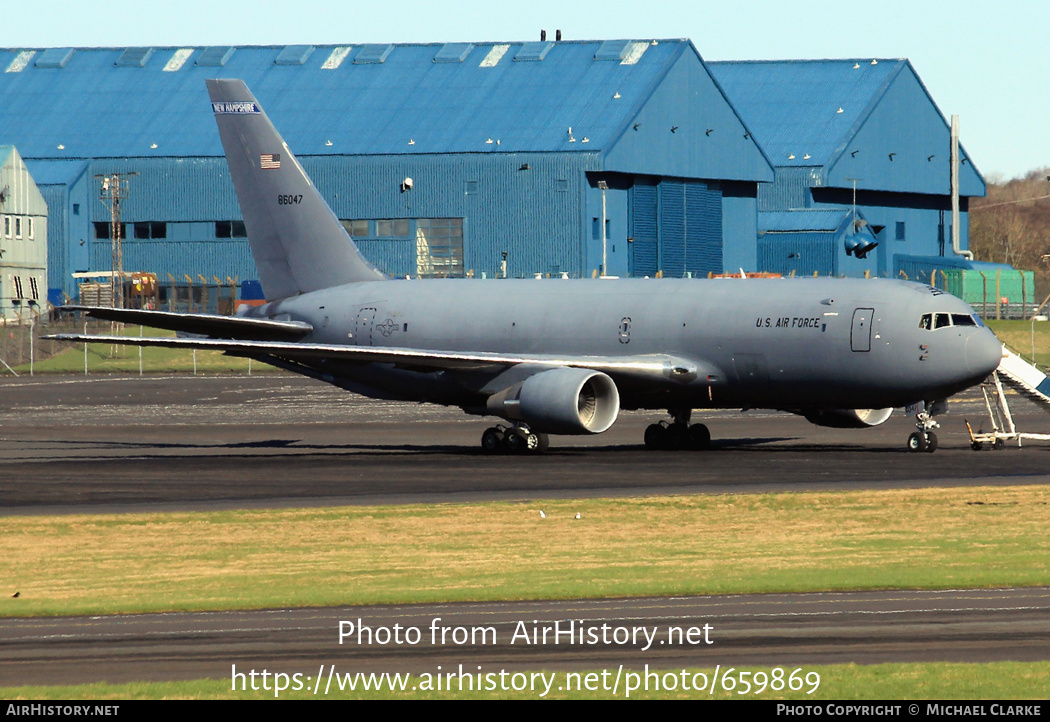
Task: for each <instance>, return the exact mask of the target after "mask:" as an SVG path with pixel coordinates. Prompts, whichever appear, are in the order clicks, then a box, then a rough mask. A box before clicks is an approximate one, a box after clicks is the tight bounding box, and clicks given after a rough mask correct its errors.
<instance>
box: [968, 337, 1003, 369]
mask: <svg viewBox="0 0 1050 722" xmlns="http://www.w3.org/2000/svg"><path fill="white" fill-rule="evenodd" d="M1002 360H1003V344H1002V343H1001V342H1000V341H999V339H997V338H996V337H995V334H994V333H992V332H991V331H990V330H989V329H987V328H983V329H981V330H980V332H979V333H975V334H974V335H972V336H970V338H968V339H966V368H967V369H969V370H970V371H972V372H973V375H974V376H987V375H988V374H990V373H992V371H995V370H996V369H997V368H999V363H1000V362H1001V361H1002Z"/></svg>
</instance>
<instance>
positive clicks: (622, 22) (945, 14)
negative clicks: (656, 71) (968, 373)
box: [0, 0, 1050, 179]
mask: <svg viewBox="0 0 1050 722" xmlns="http://www.w3.org/2000/svg"><path fill="white" fill-rule="evenodd" d="M3 17H4V21H3V29H2V31H0V33H2V37H3V40H2V44H3V45H5V46H7V47H64V46H90V47H124V46H127V45H287V44H329V43H345V44H353V43H369V42H401V43H409V42H451V41H468V40H473V41H484V40H511V41H514V40H519V41H520V40H536V39H539V31H540V29H541V28H543V29H546V30H547V32H548V34H549V37H550V38H551V39H553V35H554V31H555V29H558V28H560V29H561V30H562V32H563V35H564V37H565V39H567V40H580V39H607V38H638V39H648V38H690V39H691V40H692V41H693V42H694V44H695V45H696V47H697V49H698V50H699V51H700V54H701V55H702V56H703V57H704V59H706V60H749V59H780V58H875V57H878V58H908V59H910V60H911V62H912V64H913V65H914V66H915V69H916V70H917V71H918V73H919V76H920V77H921V78H922V79H923V82H924V83H925V84H926V87H927V89H928V90H929V91H930V93H931V95H932V96H933V98H934V100H935V101H936V102H937V105H938V106H939V107H940V109H941V112H942V113H944V114H945V115H946V116H950V115H951V114H953V113H956V114H958V115H959V116H960V117H961V121H960V122H961V127H962V142H963V144H964V145H965V146H966V148H967V150H968V151H969V153H970V155H971V156H972V157H973V158H974V160H975V161H976V165H977V167H978V168H979V169H980V170H981V172H982V173H984V175H985V176H986V177H988V178H989V179H992V178H995V177H997V176H999V177H1003V178H1011V177H1014V176H1018V175H1023V174H1024V173H1025V172H1026V171H1028V170H1031V169H1034V168H1041V167H1044V166H1050V73H1048V71H1050V52H1048V48H1047V42H1046V39H1047V31H1048V30H1050V2H1046V0H1030V1H1029V0H998V2H988V1H987V0H983V1H982V2H976V1H971V0H956V1H955V2H945V1H942V0H935V1H930V0H908V1H902V0H881V1H880V2H865V3H861V2H845V1H841V0H840V1H839V2H831V1H828V0H806V1H805V2H798V1H795V0H784V1H782V2H749V1H748V0H723V1H721V2H708V1H707V0H691V1H682V0H650V1H649V2H621V1H619V0H606V1H605V2H598V1H596V0H575V1H573V2H565V1H564V0H561V1H555V0H531V1H530V2H520V3H519V2H514V3H508V2H500V1H499V0H446V1H445V2H426V1H424V0H369V1H367V2H365V1H359V0H351V1H344V2H340V1H339V0H283V1H277V0H252V1H251V2H247V1H244V0H210V1H206V0H174V1H173V0H168V1H167V2H155V1H154V0H107V1H106V2H81V1H79V0H51V1H50V2H46V3H45V2H37V3H29V2H21V3H17V4H11V5H10V6H8V7H5V8H4V13H3Z"/></svg>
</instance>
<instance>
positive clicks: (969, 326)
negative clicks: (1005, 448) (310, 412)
mask: <svg viewBox="0 0 1050 722" xmlns="http://www.w3.org/2000/svg"><path fill="white" fill-rule="evenodd" d="M208 91H209V94H210V96H211V101H212V110H213V112H214V114H215V119H216V122H217V124H218V126H219V134H220V136H221V138H222V144H223V147H224V149H225V151H226V159H227V162H228V164H229V168H230V174H231V176H232V178H233V182H234V186H235V189H236V191H237V197H238V200H239V202H240V205H241V211H242V214H243V217H244V222H245V226H246V227H247V231H248V238H249V240H250V244H251V249H252V254H253V256H254V258H255V262H256V264H257V266H258V269H259V278H260V281H261V283H262V286H263V290H264V291H265V293H266V297H267V298H268V299H273V300H271V301H270V302H268V303H266V304H265V305H262V306H258V307H255V308H249V309H242V310H241V311H240V313H239V315H238V316H235V317H228V316H216V315H202V314H174V313H167V312H162V311H150V310H130V309H127V310H125V309H112V308H94V307H84V306H73V307H69V308H71V309H74V310H82V311H86V312H87V313H89V314H91V315H92V316H95V317H97V318H101V319H108V320H115V321H121V322H127V323H136V324H139V323H141V324H144V325H148V326H153V327H158V328H164V329H169V330H174V331H177V332H180V333H181V334H183V335H181V336H178V337H176V338H135V337H128V338H124V337H119V338H115V337H109V336H89V335H81V334H61V335H56V336H54V337H53V338H56V339H60V340H67V341H96V342H105V343H112V342H115V341H116V342H119V343H122V344H129V345H154V346H171V347H182V348H200V349H217V350H221V351H224V352H225V353H227V354H231V355H234V356H242V357H248V358H252V359H255V360H258V361H263V362H266V363H269V364H272V365H274V366H277V367H280V368H282V369H287V370H289V371H294V372H296V373H299V374H303V375H305V376H309V377H311V378H314V379H318V380H321V381H325V382H328V383H331V384H335V385H336V386H339V387H341V388H344V389H347V390H349V391H352V392H356V393H360V394H363V395H366V396H370V397H374V398H382V399H401V400H413V401H425V402H430V403H436V404H444V405H448V406H458V407H460V408H462V409H463V410H464V411H465V412H467V413H469V414H477V415H483V416H484V415H487V416H495V417H500V418H502V419H504V420H505V421H507V422H508V425H503V424H498V425H495V426H492V427H490V428H488V429H486V430H485V432H484V433H483V434H482V438H481V443H482V447H483V448H484V449H485V450H486V451H491V452H499V451H504V452H525V451H542V450H543V449H545V448H546V446H547V434H599V433H602V432H603V431H605V430H607V429H608V428H609V427H610V426H612V424H613V423H614V422H615V421H616V417H617V414H618V413H619V411H620V409H666V410H668V414H669V419H665V420H663V421H660V422H659V423H654V424H652V425H651V426H649V427H648V429H647V430H646V432H645V444H646V446H647V447H649V448H654V449H678V448H693V449H705V448H707V447H708V446H709V444H710V438H711V437H710V433H709V432H708V429H707V427H706V426H705V425H704V424H701V423H695V424H692V425H690V416H691V413H692V411H693V410H694V409H699V410H702V409H708V408H769V409H781V410H787V411H791V412H794V413H797V414H801V415H803V416H804V417H805V418H806V419H808V420H809V421H811V422H813V423H815V424H818V425H821V426H832V427H855V428H863V427H867V426H874V425H876V424H880V423H882V422H884V421H886V419H887V418H889V416H890V414H891V413H892V410H893V408H895V407H903V406H906V405H912V404H919V407H920V408H921V410H920V411H919V413H918V414H917V415H916V426H917V429H918V430H917V431H916V432H915V433H913V434H911V436H910V437H909V438H908V448H909V449H910V450H912V451H933V450H934V449H935V448H936V446H937V437H936V435H935V434H934V433H933V431H932V429H933V428H935V427H936V426H937V422H936V421H934V420H933V415H934V413H935V412H936V409H937V408H938V407H943V406H944V405H943V404H937V403H935V402H938V401H940V400H943V399H946V398H947V397H948V396H951V395H952V394H954V393H956V392H958V391H961V390H963V389H965V388H968V387H970V386H974V385H975V384H978V383H980V382H981V381H982V380H983V379H984V378H985V377H986V376H988V375H989V374H990V373H991V372H992V371H993V370H994V369H995V368H996V367H997V366H998V364H999V361H1000V358H1001V353H1002V348H1001V345H1000V343H999V341H998V340H997V339H996V338H995V335H994V334H992V332H991V331H990V330H989V329H987V328H985V327H983V324H981V322H980V320H979V319H978V318H977V317H976V316H975V315H974V313H973V310H972V309H971V308H970V307H969V306H967V305H966V304H965V303H963V302H962V301H961V300H959V299H958V298H955V297H953V296H951V295H948V294H946V293H943V292H941V291H939V290H936V289H934V288H932V287H930V286H924V285H921V284H918V283H907V282H903V281H896V280H885V279H882V280H880V279H870V280H861V279H830V278H825V279H769V280H760V279H748V280H743V279H741V280H726V279H710V280H708V279H705V280H693V279H617V280H610V279H585V280H561V279H558V280H531V279H530V280H509V279H508V280H498V281H496V280H493V281H481V280H472V279H430V280H420V279H400V280H393V279H390V278H389V277H387V276H385V275H384V274H383V273H381V272H380V271H378V270H377V269H376V268H375V267H373V266H372V265H371V264H370V263H369V262H368V261H367V260H366V259H365V258H364V256H362V255H361V253H360V252H359V251H358V249H357V247H356V246H355V245H354V243H353V241H352V240H351V239H350V237H349V236H348V235H347V233H346V231H345V230H344V228H343V226H342V225H341V224H340V222H339V220H338V219H337V218H336V216H335V215H334V214H333V213H332V211H331V209H329V207H328V205H327V204H326V203H325V201H324V199H323V198H322V197H321V195H320V194H319V193H318V191H317V189H316V188H315V187H314V185H313V183H312V182H311V181H310V179H309V178H308V177H307V175H306V173H305V172H304V171H303V169H302V167H301V166H300V165H299V163H298V161H297V160H296V158H295V156H293V155H292V153H291V151H290V150H289V148H288V146H287V145H286V144H285V143H284V141H283V140H282V139H281V137H280V135H279V134H278V132H277V131H276V129H275V128H274V127H273V125H272V124H271V123H270V121H269V119H268V118H267V116H266V114H265V113H264V112H263V109H262V107H261V106H260V105H259V102H258V101H257V100H256V99H255V97H254V96H253V95H252V94H251V92H250V91H249V90H248V88H247V87H246V86H245V84H244V83H243V82H241V81H239V80H209V81H208ZM186 334H189V335H188V336H187V335H186ZM920 402H924V403H920Z"/></svg>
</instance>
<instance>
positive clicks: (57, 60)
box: [34, 48, 73, 68]
mask: <svg viewBox="0 0 1050 722" xmlns="http://www.w3.org/2000/svg"><path fill="white" fill-rule="evenodd" d="M72 57H73V48H48V49H47V50H45V51H44V52H43V53H42V54H41V55H40V57H39V58H38V59H37V61H36V63H34V65H36V67H38V68H64V67H66V63H68V62H69V59H70V58H72Z"/></svg>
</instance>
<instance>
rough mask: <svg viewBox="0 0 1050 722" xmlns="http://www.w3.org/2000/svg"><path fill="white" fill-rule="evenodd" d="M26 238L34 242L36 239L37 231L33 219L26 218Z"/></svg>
mask: <svg viewBox="0 0 1050 722" xmlns="http://www.w3.org/2000/svg"><path fill="white" fill-rule="evenodd" d="M26 237H27V238H28V239H29V240H33V239H34V238H36V229H35V228H33V219H32V217H29V218H26Z"/></svg>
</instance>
